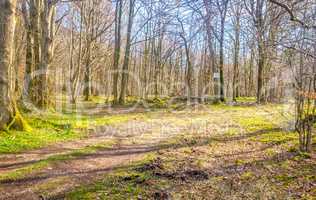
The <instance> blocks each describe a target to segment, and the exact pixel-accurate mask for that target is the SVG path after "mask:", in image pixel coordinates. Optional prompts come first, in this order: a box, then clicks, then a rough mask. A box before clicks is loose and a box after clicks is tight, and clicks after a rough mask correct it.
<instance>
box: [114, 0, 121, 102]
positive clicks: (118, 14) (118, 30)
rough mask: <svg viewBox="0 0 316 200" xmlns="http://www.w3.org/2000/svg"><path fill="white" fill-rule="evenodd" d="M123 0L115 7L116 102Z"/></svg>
mask: <svg viewBox="0 0 316 200" xmlns="http://www.w3.org/2000/svg"><path fill="white" fill-rule="evenodd" d="M122 1H123V0H117V2H116V9H115V48H114V58H113V71H114V75H113V98H114V103H117V102H118V78H119V61H120V51H121V21H122V12H123V11H122V10H123V8H122V7H123V2H122Z"/></svg>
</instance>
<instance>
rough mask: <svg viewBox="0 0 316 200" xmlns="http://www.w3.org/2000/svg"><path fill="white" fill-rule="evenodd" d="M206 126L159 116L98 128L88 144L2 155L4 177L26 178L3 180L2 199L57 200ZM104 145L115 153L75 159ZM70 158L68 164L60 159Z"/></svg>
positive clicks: (199, 118) (198, 116)
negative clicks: (20, 172)
mask: <svg viewBox="0 0 316 200" xmlns="http://www.w3.org/2000/svg"><path fill="white" fill-rule="evenodd" d="M214 119H216V118H214V117H213V120H214ZM218 119H219V118H218ZM215 121H216V120H215ZM203 123H205V124H206V123H210V122H209V121H208V115H205V113H195V114H194V116H192V115H190V116H188V115H187V114H186V113H177V114H174V113H169V114H168V113H156V114H155V115H154V116H152V117H151V118H150V119H149V120H146V121H137V120H132V121H129V122H126V123H123V124H119V125H115V126H107V127H103V128H99V130H97V131H96V133H94V134H91V135H90V137H88V138H86V139H82V140H77V141H72V142H67V143H59V144H57V145H52V146H49V147H46V148H42V149H38V150H33V151H28V152H24V153H20V154H8V155H1V156H0V163H1V164H0V174H10V173H11V174H12V173H15V172H19V170H22V171H23V170H24V171H23V175H22V176H21V175H20V176H17V177H15V178H7V179H2V180H0V199H25V200H27V199H43V197H45V199H50V198H53V199H56V198H58V197H61V196H62V195H63V194H64V193H65V192H67V191H70V190H71V189H73V188H74V187H76V186H78V185H82V184H86V183H90V182H93V181H95V180H97V179H99V178H101V177H103V176H104V174H105V173H107V172H109V171H111V170H113V169H116V168H119V167H124V166H128V164H129V163H130V162H131V161H137V160H139V159H142V158H143V156H144V155H145V154H147V153H150V152H155V151H157V150H159V148H160V144H161V143H162V141H167V140H168V138H172V137H175V136H176V135H178V134H182V133H188V132H189V131H192V130H196V127H202V126H203ZM214 123H215V122H214ZM201 125H202V126H201ZM166 133H168V134H166ZM104 143H105V144H106V143H110V144H112V146H111V148H110V147H109V146H105V147H103V146H101V147H99V148H96V150H95V151H93V152H88V153H87V152H84V153H83V154H78V155H76V154H75V156H73V155H72V154H71V153H72V152H76V151H78V150H82V149H85V148H89V147H93V145H99V144H104ZM69 154H70V155H71V156H70V157H69V158H68V157H67V158H65V159H60V160H59V159H57V158H59V157H56V156H62V155H69ZM51 158H53V159H51ZM41 163H44V164H45V165H44V166H42V165H41ZM33 168H34V169H33ZM27 170H29V172H28V171H27ZM25 172H26V174H25ZM61 186H62V187H61Z"/></svg>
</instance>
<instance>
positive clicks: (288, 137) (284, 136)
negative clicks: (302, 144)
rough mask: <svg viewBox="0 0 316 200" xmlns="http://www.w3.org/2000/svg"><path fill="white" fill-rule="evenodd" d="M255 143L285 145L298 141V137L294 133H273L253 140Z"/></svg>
mask: <svg viewBox="0 0 316 200" xmlns="http://www.w3.org/2000/svg"><path fill="white" fill-rule="evenodd" d="M252 140H254V141H259V142H262V143H267V144H283V143H287V142H291V141H292V142H293V141H296V140H297V135H296V134H295V133H294V132H284V131H271V132H268V133H265V134H262V135H259V136H258V137H254V138H252Z"/></svg>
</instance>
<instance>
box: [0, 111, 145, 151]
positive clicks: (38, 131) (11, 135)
mask: <svg viewBox="0 0 316 200" xmlns="http://www.w3.org/2000/svg"><path fill="white" fill-rule="evenodd" d="M24 117H25V119H27V121H28V122H29V124H30V126H31V127H32V129H33V130H32V131H31V132H26V131H16V130H10V131H9V132H4V131H3V132H0V154H1V153H18V152H21V151H25V150H31V149H36V148H41V147H44V146H47V145H50V144H54V143H57V142H62V141H70V140H75V139H80V138H84V137H86V136H87V134H88V131H87V129H88V128H95V127H97V126H106V125H113V124H119V123H123V122H127V121H129V120H135V119H142V120H146V118H147V117H148V115H145V114H118V115H106V116H93V117H88V116H82V115H76V114H57V113H46V114H42V115H35V114H25V115H24Z"/></svg>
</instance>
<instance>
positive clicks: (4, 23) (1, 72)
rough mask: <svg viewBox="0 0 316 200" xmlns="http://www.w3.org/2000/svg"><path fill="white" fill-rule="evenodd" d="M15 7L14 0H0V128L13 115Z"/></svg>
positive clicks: (1, 128) (5, 124)
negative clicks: (11, 72)
mask: <svg viewBox="0 0 316 200" xmlns="http://www.w3.org/2000/svg"><path fill="white" fill-rule="evenodd" d="M15 7H16V1H15V0H2V1H0V10H1V12H0V94H1V95H0V98H1V99H0V130H3V129H4V128H6V126H7V124H8V123H9V122H10V120H11V119H12V116H13V115H14V113H13V110H12V105H11V101H12V98H11V95H10V78H9V73H10V68H11V59H12V51H13V49H12V48H13V35H14V28H15V25H14V24H15V22H14V21H15V19H14V15H15Z"/></svg>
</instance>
